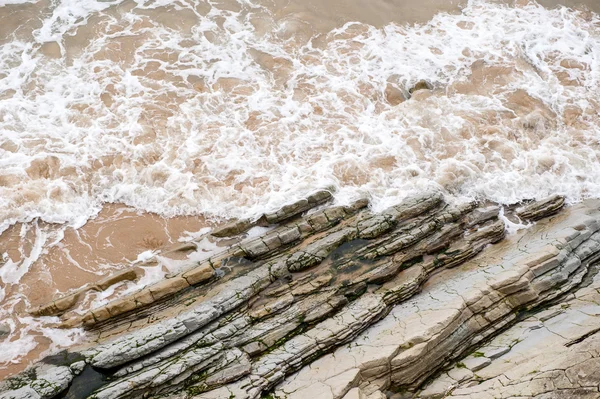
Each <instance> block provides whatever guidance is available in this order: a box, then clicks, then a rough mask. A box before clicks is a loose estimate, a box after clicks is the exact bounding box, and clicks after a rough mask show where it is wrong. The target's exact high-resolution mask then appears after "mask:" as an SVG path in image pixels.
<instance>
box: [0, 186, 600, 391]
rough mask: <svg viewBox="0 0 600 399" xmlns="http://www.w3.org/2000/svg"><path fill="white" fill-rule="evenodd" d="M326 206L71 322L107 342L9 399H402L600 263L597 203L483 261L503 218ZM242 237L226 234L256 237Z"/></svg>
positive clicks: (430, 208)
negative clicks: (392, 398) (395, 395)
mask: <svg viewBox="0 0 600 399" xmlns="http://www.w3.org/2000/svg"><path fill="white" fill-rule="evenodd" d="M325 197H326V196H323V198H321V199H319V200H314V199H313V200H306V201H298V202H297V203H294V204H292V205H291V206H288V207H286V208H284V209H283V210H282V211H280V212H275V213H274V214H272V215H269V217H267V216H265V217H263V218H262V219H263V222H264V221H266V222H265V223H267V224H269V223H274V222H281V220H286V222H285V223H282V224H281V225H279V226H277V227H274V228H271V229H270V230H268V231H267V232H266V233H265V234H264V235H262V236H260V237H254V238H252V237H251V238H247V239H245V240H244V239H242V240H241V241H240V240H239V239H237V240H233V241H230V246H229V247H228V248H225V249H224V250H223V251H222V252H220V253H217V254H213V255H211V257H210V258H209V259H207V260H205V261H201V262H200V263H199V264H198V265H196V266H193V267H191V268H189V269H188V270H184V271H182V272H181V273H179V274H177V275H175V276H171V278H169V279H167V280H165V282H160V283H158V284H156V285H154V286H150V287H147V288H144V289H143V290H141V291H140V292H138V293H136V294H134V295H132V296H131V297H125V298H121V299H120V300H117V301H114V302H113V303H112V304H109V305H107V306H105V307H104V308H101V309H94V310H91V311H90V312H89V313H88V314H87V315H86V316H84V317H83V318H80V319H79V321H77V320H75V319H70V321H71V323H75V324H77V323H83V324H84V325H85V326H87V328H90V329H91V333H98V334H99V335H98V342H97V343H90V344H88V345H86V347H83V348H79V349H72V350H71V351H69V352H68V353H64V354H62V355H61V356H59V357H60V359H62V360H60V359H58V358H57V357H54V358H53V359H52V361H48V360H45V361H42V362H41V363H39V364H38V365H36V366H34V367H33V368H31V369H30V370H28V371H27V372H25V373H23V374H21V375H19V376H17V377H15V378H11V379H8V380H6V381H5V382H3V383H2V388H0V392H2V391H4V392H3V393H0V398H4V397H6V398H8V397H15V398H21V397H23V398H24V397H32V398H37V397H43V398H52V397H55V396H56V395H59V394H61V392H62V395H66V397H92V398H97V399H99V398H138V397H142V396H143V397H173V398H191V397H200V398H229V397H235V398H258V397H260V396H261V395H263V394H266V393H268V392H272V394H273V395H274V396H275V397H289V398H293V397H298V398H303V397H310V396H314V397H315V398H321V397H323V398H354V397H358V398H363V397H368V398H377V399H381V398H382V397H385V396H382V395H384V394H383V392H384V391H385V390H388V389H392V390H400V389H401V390H406V389H409V390H414V391H417V390H418V388H419V387H420V386H421V385H422V384H423V382H424V381H426V380H427V378H428V377H430V376H432V375H433V374H434V373H435V372H436V371H437V370H439V369H441V368H442V367H445V366H446V365H450V364H451V362H452V360H453V359H455V358H457V357H458V356H460V355H461V354H462V353H463V352H465V351H467V350H468V349H471V348H473V347H475V346H476V345H477V344H478V343H481V342H482V341H483V340H485V339H486V338H487V337H491V336H493V335H495V334H497V332H498V331H499V330H500V329H502V328H505V327H506V326H508V325H510V324H511V323H513V322H514V321H515V320H516V319H517V316H516V314H517V312H518V311H522V310H523V309H527V308H531V307H535V306H538V305H539V304H543V303H546V302H547V301H549V300H551V299H552V298H554V297H557V296H559V295H561V293H563V292H566V291H568V290H570V289H572V288H573V287H575V286H577V284H579V282H580V281H581V280H582V279H583V276H585V275H586V273H587V271H588V268H589V264H590V263H591V262H592V261H593V260H594V257H595V255H596V253H598V252H599V249H598V248H596V244H598V242H597V241H595V239H596V235H597V234H600V233H596V230H598V227H599V225H598V221H600V216H599V215H598V214H597V210H596V208H594V206H592V205H589V204H588V205H580V206H578V207H574V208H572V209H569V210H568V211H564V212H562V213H561V214H559V215H558V216H556V217H555V219H556V220H554V221H552V222H546V221H542V222H540V224H538V225H537V226H534V227H533V228H531V229H530V230H528V231H527V232H525V233H524V234H523V233H521V235H520V236H519V237H510V238H509V240H505V241H504V242H502V243H501V244H499V245H497V246H494V247H492V248H488V249H487V250H485V251H483V250H484V249H485V248H486V247H488V246H489V244H492V243H496V242H499V241H501V240H502V239H503V238H504V224H503V223H502V221H501V220H500V219H499V207H497V206H494V205H487V206H477V204H475V203H468V204H462V205H454V206H450V205H447V204H445V203H444V202H443V199H442V197H441V196H440V195H439V194H423V195H421V196H417V197H413V198H409V199H407V200H405V201H404V202H403V203H402V204H400V205H398V206H394V207H391V208H389V209H387V210H386V211H384V212H381V213H377V214H374V213H372V212H370V211H369V210H368V209H365V206H366V202H364V201H359V202H357V203H355V204H353V205H352V206H348V207H339V206H338V207H321V208H317V209H315V210H313V211H310V212H308V213H307V214H305V215H302V216H299V214H300V213H302V212H305V211H306V210H307V209H309V208H310V207H313V206H317V205H320V204H322V202H323V201H325V200H327V199H328V197H327V198H325ZM562 204H563V200H562V198H557V197H554V198H550V199H547V200H545V201H540V202H539V203H531V204H528V205H525V206H522V207H521V208H518V210H516V211H515V212H516V213H515V215H516V214H517V213H519V212H520V214H521V216H522V217H525V216H524V215H526V216H527V218H529V219H530V220H534V219H535V220H537V219H540V218H542V217H543V216H544V215H546V214H553V213H556V212H557V211H558V210H559V208H560V207H561V206H562ZM588 214H589V215H588ZM278 215H279V216H278ZM285 215H288V216H289V215H292V216H290V217H285ZM509 216H510V215H509ZM282 218H283V219H282ZM241 225H242V226H241V227H240V226H237V227H236V226H235V223H234V224H231V225H229V227H227V228H226V229H224V230H225V231H223V229H220V230H217V235H221V236H226V235H229V234H235V233H237V232H240V231H243V230H244V229H246V228H249V227H251V226H250V225H249V224H248V223H246V222H243V223H241ZM227 240H230V238H227ZM187 247H188V248H193V245H189V246H187ZM481 251H483V254H482V255H479V256H478V257H476V258H474V257H475V256H476V255H477V254H478V253H480V252H481ZM473 258H474V259H473ZM469 259H473V260H471V261H469ZM465 262H466V263H465ZM459 265H460V266H459ZM457 266H458V267H457ZM439 271H441V273H438V274H437V275H435V276H434V277H433V278H430V277H431V276H432V275H433V274H434V272H439ZM421 288H423V291H422V292H421V293H419V292H420V291H421ZM49 363H52V364H49ZM306 365H310V367H308V366H307V367H304V366H306ZM91 366H93V368H91ZM471 366H472V367H473V368H476V367H478V366H477V365H471ZM480 366H481V365H480ZM303 367H304V368H303ZM48 370H55V371H56V372H54V373H52V372H48ZM297 370H299V371H297ZM296 371H297V372H296ZM98 372H100V374H98ZM294 372H296V373H294ZM458 374H459V373H458V372H453V375H455V376H458ZM463 374H464V373H463ZM40 375H43V376H44V378H40ZM465 378H466V377H465ZM88 380H89V381H93V383H92V382H89V381H88ZM40 381H43V383H40ZM86 382H87V383H86ZM69 384H71V385H70V386H69ZM82 386H83V388H81V387H82ZM81 389H83V390H81ZM273 389H274V391H273ZM65 392H66V393H65ZM27 395H29V396H27ZM35 395H37V396H35ZM232 395H234V396H232Z"/></svg>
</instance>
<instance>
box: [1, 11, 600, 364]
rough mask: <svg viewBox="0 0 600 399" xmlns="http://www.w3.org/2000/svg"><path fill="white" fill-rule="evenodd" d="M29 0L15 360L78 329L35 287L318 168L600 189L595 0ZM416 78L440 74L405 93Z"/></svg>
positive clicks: (496, 188)
mask: <svg viewBox="0 0 600 399" xmlns="http://www.w3.org/2000/svg"><path fill="white" fill-rule="evenodd" d="M14 3H19V1H16V0H8V1H6V0H0V5H3V7H0V233H2V234H1V235H0V256H1V259H2V260H0V279H1V282H0V304H1V306H0V319H6V320H7V321H8V323H9V324H10V325H11V327H12V329H13V333H12V334H11V336H10V337H9V338H7V339H5V340H3V341H0V365H2V366H0V367H3V369H2V370H0V376H1V375H2V374H8V373H13V372H15V371H17V370H20V369H22V368H23V366H24V365H25V364H26V363H27V362H28V361H30V360H32V359H35V358H36V357H38V356H39V355H40V353H42V352H43V351H46V350H48V348H52V349H54V348H57V347H64V346H69V345H71V344H72V343H73V342H75V341H76V340H78V339H80V337H81V336H82V334H83V332H82V331H79V330H57V329H56V328H53V325H54V324H55V323H56V320H55V319H51V318H32V317H30V316H28V315H27V312H26V311H27V309H28V308H30V307H31V306H35V305H39V304H41V303H44V302H47V301H49V300H51V299H52V297H53V296H55V295H56V294H57V293H59V292H66V291H68V290H69V289H73V288H77V287H79V286H81V285H83V284H85V283H87V282H93V281H95V280H97V279H99V278H100V277H101V276H104V275H106V274H108V273H109V272H110V271H111V270H116V269H119V268H123V267H124V266H126V265H128V264H130V263H131V262H133V261H135V260H136V259H137V258H138V255H140V254H141V253H147V251H152V250H156V249H158V248H161V247H162V246H163V245H166V244H169V243H173V242H176V241H177V240H178V239H180V238H181V237H184V236H186V235H189V234H188V233H186V232H194V231H198V230H200V229H202V228H205V227H206V226H208V225H209V224H210V223H209V222H210V221H214V220H217V219H222V218H231V217H242V216H243V217H252V216H256V215H259V214H260V213H261V212H264V211H269V210H273V209H276V208H278V207H279V206H281V205H282V204H284V203H286V202H289V201H292V200H294V199H296V198H298V197H301V196H302V195H304V194H306V193H307V192H309V191H311V190H314V189H315V188H323V187H331V188H333V189H335V190H336V201H338V202H340V203H345V202H349V201H351V200H353V199H355V198H357V197H359V196H363V195H368V196H369V197H370V198H371V199H372V204H373V207H374V208H375V209H376V210H377V209H382V208H384V207H386V206H389V205H391V204H393V203H396V202H397V201H399V200H400V199H401V198H403V197H405V196H406V195H408V194H410V193H412V192H415V191H419V190H423V189H426V188H434V189H439V190H442V191H444V192H445V193H446V194H447V195H449V196H450V197H453V198H456V199H457V200H458V199H472V198H480V199H487V200H493V201H498V202H503V203H512V202H515V201H518V200H520V199H523V198H533V197H538V198H539V197H544V196H546V195H549V194H554V193H559V194H564V195H566V196H567V197H568V200H569V201H570V202H577V201H579V200H581V199H582V198H587V197H598V196H600V164H599V163H598V156H599V154H600V144H599V141H598V138H599V137H600V134H599V133H600V124H599V115H598V111H599V110H600V105H599V104H598V95H599V94H600V84H599V79H600V17H599V16H598V14H596V13H594V11H595V12H599V11H600V4H598V3H597V2H595V1H593V0H588V1H587V4H586V2H582V1H569V2H560V3H561V4H566V5H568V6H572V7H576V9H567V8H563V7H558V8H557V7H556V6H557V3H558V2H557V1H554V0H548V1H545V2H544V3H543V4H544V5H546V6H547V7H546V8H545V7H542V6H540V5H538V4H535V3H526V2H516V3H513V2H510V3H500V2H491V1H484V0H472V1H469V2H466V1H465V2H459V1H446V0H444V1H442V0H421V1H399V0H397V1H385V0H377V1H367V0H335V1H330V2H322V1H316V0H303V1H301V2H297V1H285V0H273V1H266V0H265V1H254V2H253V1H240V2H237V1H233V0H225V1H214V2H204V1H192V0H180V1H177V2H167V1H153V0H136V1H132V0H126V1H121V0H111V1H97V0H84V1H82V0H62V1H59V0H39V1H31V2H21V3H23V4H14ZM584 5H587V6H588V7H590V8H591V9H592V11H589V10H587V9H585V7H584ZM421 80H426V81H427V82H429V83H430V84H431V85H432V90H419V91H416V92H414V93H413V94H412V96H411V97H410V99H408V97H409V95H408V91H409V89H410V88H411V87H413V86H414V85H415V84H416V83H417V82H419V81H421ZM107 204H111V205H107ZM119 204H125V205H119ZM174 217H176V218H174ZM173 218H174V219H173ZM166 271H168V270H162V269H161V270H158V271H155V274H156V276H160V275H161V273H164V272H166ZM133 288H134V287H131V286H123V287H121V288H120V289H121V290H128V289H133ZM107 298H108V294H106V296H99V297H93V298H89V300H88V301H87V302H86V303H87V304H88V305H89V304H90V303H91V302H93V301H96V302H94V303H101V302H102V301H106V300H107Z"/></svg>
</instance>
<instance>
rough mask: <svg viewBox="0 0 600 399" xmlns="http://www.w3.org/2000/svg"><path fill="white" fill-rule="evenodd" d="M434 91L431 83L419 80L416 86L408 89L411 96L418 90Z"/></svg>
mask: <svg viewBox="0 0 600 399" xmlns="http://www.w3.org/2000/svg"><path fill="white" fill-rule="evenodd" d="M431 89H433V85H432V84H431V83H429V82H428V81H426V80H419V81H418V82H417V83H415V84H414V86H412V87H411V88H410V89H408V92H409V93H410V94H413V93H414V92H415V91H418V90H431Z"/></svg>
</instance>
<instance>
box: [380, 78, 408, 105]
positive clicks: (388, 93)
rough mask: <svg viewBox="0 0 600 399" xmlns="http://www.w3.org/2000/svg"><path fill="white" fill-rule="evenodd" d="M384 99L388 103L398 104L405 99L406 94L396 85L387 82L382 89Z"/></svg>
mask: <svg viewBox="0 0 600 399" xmlns="http://www.w3.org/2000/svg"><path fill="white" fill-rule="evenodd" d="M383 94H384V96H385V100H386V101H387V102H388V104H390V105H394V106H395V105H398V104H401V103H403V102H404V101H406V100H407V95H406V94H405V93H404V92H403V91H402V90H400V89H399V88H398V87H397V86H396V85H394V84H392V83H388V84H387V85H386V86H385V91H384V93H383Z"/></svg>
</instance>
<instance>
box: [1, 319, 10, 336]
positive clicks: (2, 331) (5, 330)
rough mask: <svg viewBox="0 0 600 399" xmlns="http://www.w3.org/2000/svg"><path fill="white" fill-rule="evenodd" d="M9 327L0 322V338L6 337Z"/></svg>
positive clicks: (8, 333)
mask: <svg viewBox="0 0 600 399" xmlns="http://www.w3.org/2000/svg"><path fill="white" fill-rule="evenodd" d="M10 332H11V328H10V326H9V325H8V324H6V323H0V339H3V338H6V337H8V336H9V335H10Z"/></svg>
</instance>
